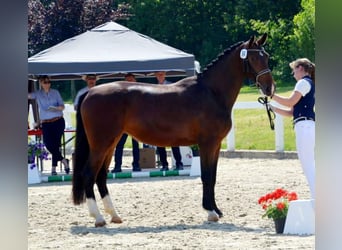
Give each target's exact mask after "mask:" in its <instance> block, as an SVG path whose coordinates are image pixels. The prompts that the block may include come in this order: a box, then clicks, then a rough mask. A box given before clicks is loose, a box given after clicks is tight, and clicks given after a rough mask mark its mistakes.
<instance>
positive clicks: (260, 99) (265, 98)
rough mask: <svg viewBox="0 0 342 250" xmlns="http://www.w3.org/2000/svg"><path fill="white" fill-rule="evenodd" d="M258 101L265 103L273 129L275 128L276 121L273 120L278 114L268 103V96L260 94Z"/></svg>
mask: <svg viewBox="0 0 342 250" xmlns="http://www.w3.org/2000/svg"><path fill="white" fill-rule="evenodd" d="M258 102H259V103H261V104H262V105H265V108H266V112H267V116H268V120H269V121H270V127H271V129H272V130H274V122H273V120H274V119H275V117H276V114H275V113H274V112H273V110H272V109H271V108H270V106H269V105H268V104H269V101H268V98H267V96H264V97H262V96H260V97H259V98H258Z"/></svg>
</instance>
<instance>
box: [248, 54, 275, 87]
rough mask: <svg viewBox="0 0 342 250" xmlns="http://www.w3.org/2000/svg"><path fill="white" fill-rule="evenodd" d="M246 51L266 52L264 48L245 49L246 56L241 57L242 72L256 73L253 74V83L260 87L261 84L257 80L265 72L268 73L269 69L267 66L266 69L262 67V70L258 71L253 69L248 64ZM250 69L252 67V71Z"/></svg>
mask: <svg viewBox="0 0 342 250" xmlns="http://www.w3.org/2000/svg"><path fill="white" fill-rule="evenodd" d="M248 52H259V53H260V52H261V53H265V54H267V52H266V51H265V50H264V49H247V57H246V58H245V59H243V64H244V72H246V73H254V74H256V76H255V84H256V85H257V86H258V87H261V84H260V82H259V77H260V76H262V75H264V74H267V73H270V72H271V70H270V69H269V68H267V69H263V70H260V71H259V72H258V73H257V72H256V71H255V70H254V69H253V67H252V66H251V65H250V63H249V61H248ZM250 69H252V70H253V71H251V70H250Z"/></svg>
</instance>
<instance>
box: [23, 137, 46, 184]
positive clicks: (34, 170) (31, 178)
mask: <svg viewBox="0 0 342 250" xmlns="http://www.w3.org/2000/svg"><path fill="white" fill-rule="evenodd" d="M48 155H49V152H48V151H47V150H46V148H45V145H44V144H43V143H41V142H35V141H29V143H28V148H27V165H28V173H27V177H28V183H29V184H33V183H40V182H41V180H40V175H39V171H38V167H37V165H36V163H35V158H36V157H38V159H40V160H47V159H48Z"/></svg>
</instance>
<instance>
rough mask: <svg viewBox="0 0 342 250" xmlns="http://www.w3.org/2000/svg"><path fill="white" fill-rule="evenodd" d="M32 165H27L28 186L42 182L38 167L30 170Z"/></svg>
mask: <svg viewBox="0 0 342 250" xmlns="http://www.w3.org/2000/svg"><path fill="white" fill-rule="evenodd" d="M31 165H32V164H27V180H28V184H36V183H41V182H42V180H41V178H40V173H39V170H38V166H37V165H36V166H35V167H34V168H32V169H31Z"/></svg>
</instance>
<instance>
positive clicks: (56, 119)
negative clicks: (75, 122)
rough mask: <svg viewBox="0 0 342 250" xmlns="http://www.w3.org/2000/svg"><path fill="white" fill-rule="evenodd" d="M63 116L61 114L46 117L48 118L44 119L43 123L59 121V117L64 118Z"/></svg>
mask: <svg viewBox="0 0 342 250" xmlns="http://www.w3.org/2000/svg"><path fill="white" fill-rule="evenodd" d="M62 118H63V116H59V117H55V118H51V119H46V120H42V121H41V123H47V122H55V121H58V120H59V119H62Z"/></svg>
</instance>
